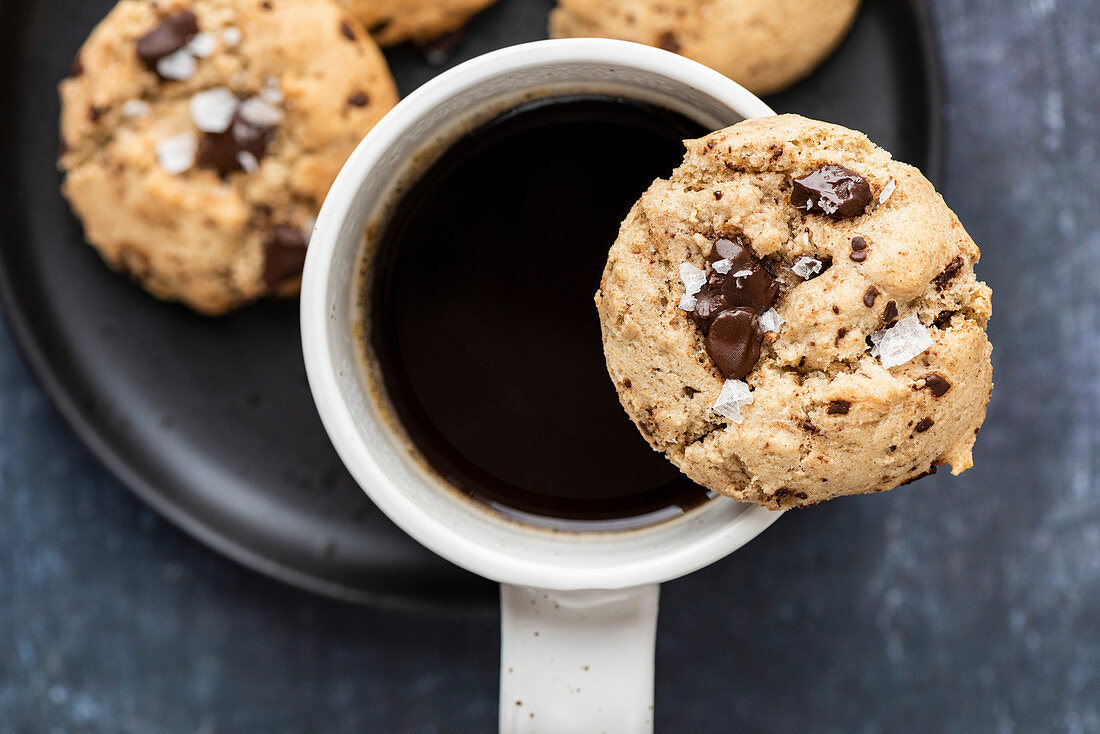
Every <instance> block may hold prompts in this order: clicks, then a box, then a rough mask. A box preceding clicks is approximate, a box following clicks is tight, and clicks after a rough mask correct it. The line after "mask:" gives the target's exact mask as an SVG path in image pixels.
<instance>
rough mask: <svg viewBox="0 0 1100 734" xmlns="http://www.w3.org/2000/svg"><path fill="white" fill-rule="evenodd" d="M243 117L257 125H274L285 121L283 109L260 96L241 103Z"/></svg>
mask: <svg viewBox="0 0 1100 734" xmlns="http://www.w3.org/2000/svg"><path fill="white" fill-rule="evenodd" d="M241 117H243V118H244V119H245V120H247V121H248V122H250V123H252V124H253V125H255V126H257V127H274V126H276V125H278V124H279V123H280V122H282V121H283V113H282V110H280V109H279V108H278V107H275V106H274V105H272V104H269V103H268V102H265V101H263V100H262V99H260V98H259V97H249V98H248V99H246V100H245V101H244V102H242V103H241Z"/></svg>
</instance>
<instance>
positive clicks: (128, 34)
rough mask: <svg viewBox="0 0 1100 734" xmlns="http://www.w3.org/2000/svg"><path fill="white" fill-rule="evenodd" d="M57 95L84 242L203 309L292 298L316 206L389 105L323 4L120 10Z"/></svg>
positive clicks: (372, 54)
mask: <svg viewBox="0 0 1100 734" xmlns="http://www.w3.org/2000/svg"><path fill="white" fill-rule="evenodd" d="M60 94H61V102H62V112H61V141H62V142H61V145H62V153H61V157H60V162H59V165H60V168H61V169H62V170H63V171H64V172H65V181H64V184H63V187H62V188H63V192H64V194H65V196H66V197H67V198H68V200H69V202H70V204H71V205H72V208H73V210H74V211H75V212H76V214H77V215H78V216H79V217H80V219H81V220H82V221H83V223H84V230H85V235H86V237H87V239H88V241H89V242H90V243H91V244H92V245H93V246H94V247H95V248H96V249H97V250H99V252H100V254H101V255H102V256H103V259H104V260H105V261H106V262H107V263H108V264H109V265H110V266H111V267H112V268H115V269H117V270H120V271H123V272H125V273H127V274H128V275H129V276H130V277H132V278H133V279H134V280H135V281H137V282H138V283H140V284H141V285H142V286H143V287H144V288H145V289H146V290H148V291H149V292H150V293H152V294H153V295H155V296H157V297H158V298H162V299H164V300H169V301H179V302H182V303H184V304H186V305H188V306H190V307H191V308H193V309H194V310H196V311H198V312H200V313H204V314H210V315H215V314H222V313H225V312H227V311H230V310H232V309H234V308H236V307H238V306H241V305H243V304H246V303H249V302H250V301H254V300H256V299H257V298H260V297H262V296H267V295H273V296H291V295H294V294H295V293H297V291H298V287H299V281H300V273H301V268H302V263H303V259H304V256H305V250H306V245H307V243H308V240H309V236H310V232H311V230H312V226H313V224H312V223H313V218H314V217H315V216H316V214H317V211H318V209H319V208H320V205H321V201H322V200H323V199H324V196H325V194H326V192H327V191H328V188H329V186H330V185H331V184H332V181H333V179H334V178H335V177H336V174H337V172H338V171H339V170H340V167H341V166H342V165H343V164H344V161H345V160H346V159H347V156H348V155H349V154H350V153H351V151H352V150H353V149H354V147H355V146H356V144H357V143H358V142H359V141H360V140H361V139H362V137H363V136H364V135H365V134H366V133H367V131H368V130H370V128H371V127H372V126H373V125H374V123H375V122H377V121H378V119H379V118H380V117H381V116H382V115H383V114H385V112H386V111H387V110H389V109H390V107H392V106H393V105H394V104H395V103H396V101H397V92H396V89H395V87H394V83H393V78H392V77H391V76H390V72H389V69H388V67H387V66H386V61H385V59H384V58H383V57H382V54H381V52H380V51H379V50H378V47H377V45H376V44H375V43H374V41H372V40H371V38H370V36H369V35H367V33H366V31H365V30H364V29H363V27H362V25H361V24H360V23H359V21H357V20H355V19H354V18H352V17H351V16H350V15H348V14H347V12H346V11H344V10H342V9H341V8H339V7H338V6H336V5H335V4H333V3H332V2H331V0H159V1H158V2H149V1H148V0H122V2H120V3H119V4H118V5H117V6H116V7H115V8H114V9H113V10H112V11H111V12H110V13H109V14H108V15H107V17H106V18H105V19H104V20H103V21H102V22H101V23H100V24H99V25H98V26H97V27H96V28H95V30H94V31H93V32H92V34H91V36H89V38H88V40H87V41H86V42H85V44H84V46H83V47H82V48H81V49H80V52H79V54H78V55H77V57H76V60H75V61H74V63H73V69H72V73H71V76H70V77H69V78H68V79H66V80H64V81H63V82H62V83H61V85H60Z"/></svg>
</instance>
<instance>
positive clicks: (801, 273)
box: [791, 255, 824, 280]
mask: <svg viewBox="0 0 1100 734" xmlns="http://www.w3.org/2000/svg"><path fill="white" fill-rule="evenodd" d="M823 265H824V263H822V262H821V261H820V260H818V259H817V258H816V257H810V256H809V255H803V256H802V257H800V258H798V259H797V260H795V261H794V265H792V266H791V270H793V271H794V274H795V275H797V276H798V277H799V278H803V279H805V280H809V279H810V277H811V276H814V275H817V274H818V273H820V272H821V267H822V266H823Z"/></svg>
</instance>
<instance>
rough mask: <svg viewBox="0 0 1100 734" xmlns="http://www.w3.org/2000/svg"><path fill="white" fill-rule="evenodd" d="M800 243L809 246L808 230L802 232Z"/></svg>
mask: <svg viewBox="0 0 1100 734" xmlns="http://www.w3.org/2000/svg"><path fill="white" fill-rule="evenodd" d="M802 241H803V242H805V243H806V247H809V246H810V230H808V229H804V230H802Z"/></svg>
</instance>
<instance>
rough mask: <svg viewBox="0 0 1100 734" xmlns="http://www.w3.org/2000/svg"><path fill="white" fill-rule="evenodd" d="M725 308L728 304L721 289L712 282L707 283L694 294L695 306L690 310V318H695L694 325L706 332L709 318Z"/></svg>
mask: <svg viewBox="0 0 1100 734" xmlns="http://www.w3.org/2000/svg"><path fill="white" fill-rule="evenodd" d="M727 308H729V304H728V303H726V298H725V296H723V295H722V291H721V289H720V288H718V287H716V286H715V285H714V283H707V284H706V285H704V286H703V288H702V290H700V291H699V292H698V293H697V294H696V295H695V308H694V309H692V311H691V318H692V319H694V320H695V325H696V326H698V327H699V328H700V329H702V330H703V334H706V333H707V331H708V330H709V329H710V321H711V319H713V318H714V317H715V316H716V315H718V313H719V312H721V311H724V310H726V309H727Z"/></svg>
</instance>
